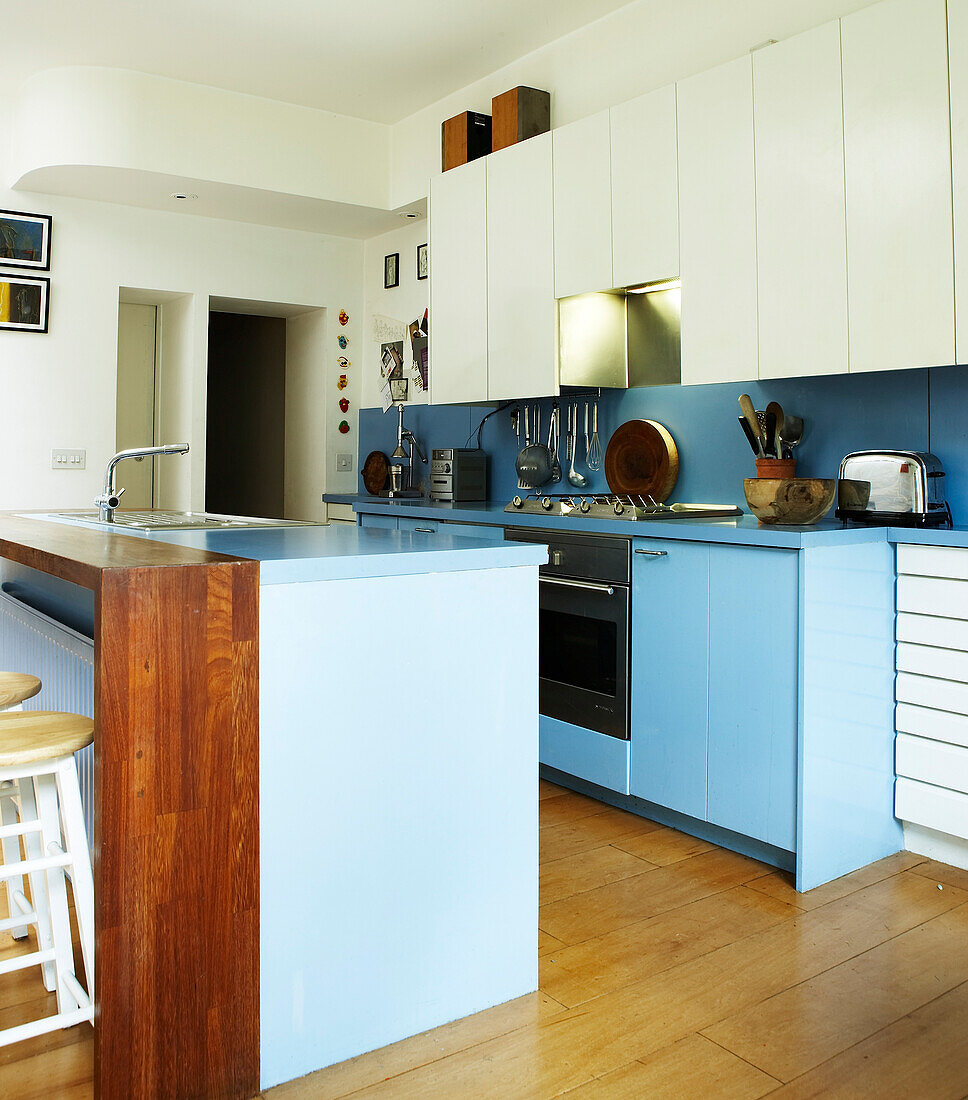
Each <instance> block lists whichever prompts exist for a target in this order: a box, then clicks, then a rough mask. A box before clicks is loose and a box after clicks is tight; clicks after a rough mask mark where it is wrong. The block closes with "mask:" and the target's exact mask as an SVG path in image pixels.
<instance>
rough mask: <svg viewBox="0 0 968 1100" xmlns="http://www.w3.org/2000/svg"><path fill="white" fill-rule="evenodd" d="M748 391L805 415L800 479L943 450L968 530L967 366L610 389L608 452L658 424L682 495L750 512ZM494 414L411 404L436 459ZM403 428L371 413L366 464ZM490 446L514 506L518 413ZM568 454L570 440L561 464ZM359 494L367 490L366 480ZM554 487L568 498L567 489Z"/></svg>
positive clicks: (498, 420) (364, 423) (598, 483)
mask: <svg viewBox="0 0 968 1100" xmlns="http://www.w3.org/2000/svg"><path fill="white" fill-rule="evenodd" d="M741 393H748V394H749V395H750V397H752V399H753V404H754V405H755V406H756V408H758V409H763V408H765V407H766V405H767V404H768V402H770V401H773V400H775V401H779V402H780V404H781V405H782V406H783V408H784V409H785V410H786V411H787V412H789V413H793V414H796V415H797V416H802V417H803V419H804V435H803V442H802V443H801V444H800V446H799V447H798V448H797V452H796V454H797V474H798V475H799V476H801V477H836V476H837V472H838V469H839V467H840V460H841V459H842V458H843V456H844V455H845V454H847V452H848V451H861V450H867V449H871V448H887V449H891V450H912V451H932V452H933V453H934V454H936V455H937V456H938V457H939V458H940V459H941V461H942V463H943V464H944V467H945V471H946V473H947V478H946V479H945V480H946V490H947V496H948V500H949V502H950V503H951V509H952V512H953V514H954V520H955V523H968V367H962V366H957V367H933V368H931V369H929V370H909V371H885V372H882V373H876V374H846V375H834V376H832V377H828V378H793V379H778V380H776V381H763V382H736V383H721V384H718V385H711V386H655V387H640V388H637V389H631V390H605V391H603V394H602V400H601V404H600V418H599V436H600V438H601V440H602V446H603V447H604V446H606V445H607V443H608V439H609V436H610V435H611V433H612V432H613V431H614V430H615V428H616V427H617V426H618V425H619V424H622V423H624V422H625V421H626V420H632V419H636V418H642V419H650V420H658V421H659V422H660V423H662V424H664V425H665V426H666V427H667V428H668V429H669V431H670V432H671V433H672V436H673V438H674V439H675V441H676V446H677V447H678V449H679V481H678V483H677V484H676V487H675V489H674V490H673V493H672V498H671V499H673V500H681V501H710V502H716V503H726V504H740V505H742V504H743V503H744V501H743V478H744V477H752V476H754V474H755V468H754V466H753V455H752V453H751V452H750V448H749V444H748V443H747V442H746V439H745V437H744V436H743V433H742V430H741V429H740V426H739V424H738V423H737V419H736V418H737V417H738V416H739V404H738V402H737V399H738V397H739V395H740V394H741ZM541 404H542V410H543V411H542V428H543V432H544V433H547V428H548V413H549V411H550V409H551V404H552V401H551V399H550V398H545V399H544V400H543V401H542V403H541ZM489 411H490V409H488V408H478V407H466V406H438V407H434V406H429V405H413V406H408V407H407V409H406V413H405V417H404V422H405V424H406V425H407V427H409V428H411V429H413V431H414V433H415V435H416V436H417V438H418V439H419V440H420V442H421V444H422V445H423V446H425V447H426V449H427V451H428V453H429V451H430V448H432V447H463V446H474V442H473V438H472V437H473V435H474V433H476V430H477V425H478V423H479V422H480V419H481V417H482V416H485V415H486V414H487V413H488V412H489ZM396 423H397V417H396V410H391V411H390V412H388V413H386V414H384V413H383V412H382V410H380V409H363V410H361V412H360V429H359V430H360V439H359V447H360V456H361V461H362V459H363V458H365V457H366V455H367V454H369V452H370V451H374V450H379V451H384V452H386V453H387V454H389V453H390V452H391V451H392V450H393V448H394V446H395V445H396ZM545 437H546V438H547V435H546V436H545ZM482 441H483V445H484V449H485V450H486V451H488V453H489V454H490V456H491V461H490V491H489V497H490V499H491V500H499V501H503V500H510V498H511V497H512V496H513V495H514V494H515V492H517V475H516V474H515V470H514V459H515V456H516V455H517V452H518V443H517V440H516V439H515V436H514V434H513V433H512V431H511V422H510V415H509V411H505V412H501V413H498V414H496V415H495V416H493V417H491V419H490V420H488V422H487V423H486V424H485V425H484V431H483V435H482ZM584 452H585V444H584V439H582V441H581V443H580V452H579V463H578V468H579V469H580V470H581V471H582V473H585V474H586V476H588V477H589V490H590V491H606V490H607V485H606V483H605V474H604V472H603V471H599V472H598V473H594V474H589V472H588V471H587V469H586V468H585V466H584V464H583V463H582V462H581V461H580V460H581V459H583V458H584ZM564 454H565V446H564V438H563V437H562V444H561V461H562V463H564V461H565V459H564ZM360 491H361V492H363V491H364V490H363V487H362V484H361V485H360ZM549 491H551V492H567V491H568V485H567V482H562V484H561V485H559V486H554V487H552V488H550V489H549Z"/></svg>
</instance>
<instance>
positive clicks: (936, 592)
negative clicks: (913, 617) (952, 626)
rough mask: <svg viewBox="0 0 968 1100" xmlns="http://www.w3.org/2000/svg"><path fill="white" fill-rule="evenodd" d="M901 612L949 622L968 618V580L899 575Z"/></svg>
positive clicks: (898, 606) (899, 607)
mask: <svg viewBox="0 0 968 1100" xmlns="http://www.w3.org/2000/svg"><path fill="white" fill-rule="evenodd" d="M897 609H898V611H913V612H914V613H915V614H917V615H940V616H941V617H942V618H945V619H968V581H962V580H947V579H945V578H941V577H913V576H899V577H898V578H897Z"/></svg>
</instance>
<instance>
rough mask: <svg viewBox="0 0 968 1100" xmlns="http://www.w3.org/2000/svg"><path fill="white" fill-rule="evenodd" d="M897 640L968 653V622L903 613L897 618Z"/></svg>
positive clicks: (936, 616)
mask: <svg viewBox="0 0 968 1100" xmlns="http://www.w3.org/2000/svg"><path fill="white" fill-rule="evenodd" d="M897 640H898V641H899V642H915V643H916V644H918V645H931V646H939V647H940V648H942V649H960V650H961V651H962V652H964V653H968V622H966V621H965V620H964V619H942V618H941V617H940V616H938V615H915V614H913V613H912V612H910V611H902V612H901V613H900V615H898V617H897Z"/></svg>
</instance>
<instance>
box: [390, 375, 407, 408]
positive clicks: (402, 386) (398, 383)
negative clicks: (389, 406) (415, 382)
mask: <svg viewBox="0 0 968 1100" xmlns="http://www.w3.org/2000/svg"><path fill="white" fill-rule="evenodd" d="M409 389H410V387H409V386H408V385H407V379H406V378H391V379H390V400H391V401H393V402H394V403H398V402H400V401H406V400H407V393H408V391H409Z"/></svg>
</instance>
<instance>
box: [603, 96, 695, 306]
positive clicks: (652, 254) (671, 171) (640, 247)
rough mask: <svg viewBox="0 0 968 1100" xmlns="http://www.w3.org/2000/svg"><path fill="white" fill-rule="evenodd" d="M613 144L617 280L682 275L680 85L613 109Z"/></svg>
mask: <svg viewBox="0 0 968 1100" xmlns="http://www.w3.org/2000/svg"><path fill="white" fill-rule="evenodd" d="M609 115H610V126H611V138H612V140H611V147H612V227H611V228H612V285H613V286H635V285H637V284H639V283H656V282H660V281H662V280H664V279H674V278H676V277H677V276H678V274H679V171H678V165H677V163H676V159H677V152H676V88H675V85H674V84H670V85H669V86H668V87H666V88H659V90H658V91H655V92H649V94H648V95H643V96H639V97H638V98H637V99H632V100H629V101H628V102H627V103H622V104H620V105H619V106H618V107H613V108H612V109H611V111H610V112H609Z"/></svg>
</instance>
